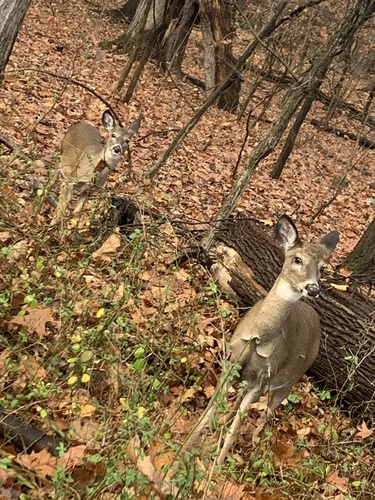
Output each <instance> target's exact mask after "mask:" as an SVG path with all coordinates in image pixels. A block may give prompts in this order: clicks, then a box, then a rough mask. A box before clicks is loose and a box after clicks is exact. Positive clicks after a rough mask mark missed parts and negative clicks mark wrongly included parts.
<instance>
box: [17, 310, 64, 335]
mask: <svg viewBox="0 0 375 500" xmlns="http://www.w3.org/2000/svg"><path fill="white" fill-rule="evenodd" d="M24 310H25V311H26V314H25V315H24V316H14V317H13V318H12V319H11V320H10V321H9V323H11V324H13V325H20V326H25V327H26V330H27V332H28V333H37V334H38V335H43V336H48V335H49V332H47V330H46V323H53V324H54V323H55V320H54V318H53V315H52V310H51V309H50V308H45V309H44V308H40V307H39V308H36V309H32V308H31V307H25V309H24Z"/></svg>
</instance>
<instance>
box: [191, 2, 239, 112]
mask: <svg viewBox="0 0 375 500" xmlns="http://www.w3.org/2000/svg"><path fill="white" fill-rule="evenodd" d="M199 4H200V21H201V26H202V34H203V48H204V69H205V74H206V77H205V82H206V94H207V95H209V94H211V93H212V91H213V90H214V89H215V88H216V87H217V86H218V85H220V83H221V82H222V81H223V80H225V79H226V78H227V77H228V75H229V74H231V73H232V72H233V69H234V67H235V65H236V61H235V57H234V55H233V48H232V40H233V35H234V31H233V29H234V28H233V19H234V11H233V6H232V5H231V4H230V3H229V2H228V3H227V2H222V1H219V0H200V1H199ZM240 88H241V83H240V73H238V74H234V75H233V77H232V79H231V82H230V85H228V86H227V87H226V89H225V90H224V91H223V92H222V93H221V94H220V95H219V97H218V99H217V106H218V107H219V108H222V109H225V110H227V111H231V112H233V111H236V109H237V106H238V102H239V95H240Z"/></svg>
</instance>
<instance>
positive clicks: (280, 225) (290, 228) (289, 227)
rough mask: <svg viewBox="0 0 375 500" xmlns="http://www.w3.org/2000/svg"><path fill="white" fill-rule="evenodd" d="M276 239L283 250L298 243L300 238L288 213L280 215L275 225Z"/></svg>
mask: <svg viewBox="0 0 375 500" xmlns="http://www.w3.org/2000/svg"><path fill="white" fill-rule="evenodd" d="M275 236H276V239H277V241H278V242H279V243H280V244H281V245H282V246H283V248H284V250H285V251H288V250H289V249H290V248H293V247H294V246H296V245H298V243H300V239H299V236H298V231H297V228H296V226H295V225H294V222H293V221H292V219H291V218H290V217H288V215H285V214H284V215H282V216H281V217H280V219H279V220H278V221H277V224H276V227H275Z"/></svg>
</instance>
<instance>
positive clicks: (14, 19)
mask: <svg viewBox="0 0 375 500" xmlns="http://www.w3.org/2000/svg"><path fill="white" fill-rule="evenodd" d="M29 5H30V0H0V12H1V15H0V83H2V81H3V79H4V71H5V67H6V65H7V64H8V60H9V56H10V54H11V52H12V49H13V45H14V42H15V41H16V38H17V35H18V30H19V29H20V26H21V24H22V21H23V18H24V17H25V14H26V11H27V9H28V7H29Z"/></svg>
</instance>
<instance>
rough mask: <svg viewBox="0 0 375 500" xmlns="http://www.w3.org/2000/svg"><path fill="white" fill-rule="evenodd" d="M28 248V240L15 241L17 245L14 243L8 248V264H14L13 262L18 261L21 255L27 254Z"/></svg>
mask: <svg viewBox="0 0 375 500" xmlns="http://www.w3.org/2000/svg"><path fill="white" fill-rule="evenodd" d="M29 248H30V242H29V241H28V240H20V241H17V243H15V244H14V245H12V246H11V247H10V248H9V254H8V258H9V262H14V261H15V260H17V259H19V258H20V257H21V255H24V254H25V253H27V251H28V249H29Z"/></svg>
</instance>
